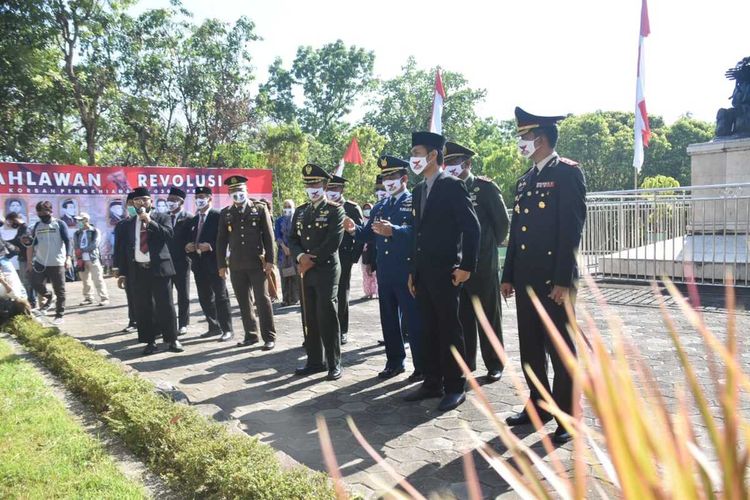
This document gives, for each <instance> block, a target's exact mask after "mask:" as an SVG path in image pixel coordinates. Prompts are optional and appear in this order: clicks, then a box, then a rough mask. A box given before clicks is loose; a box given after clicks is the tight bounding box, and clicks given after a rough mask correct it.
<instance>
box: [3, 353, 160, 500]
mask: <svg viewBox="0 0 750 500" xmlns="http://www.w3.org/2000/svg"><path fill="white" fill-rule="evenodd" d="M0 498H92V499H93V498H97V499H99V498H117V499H129V498H147V495H146V493H145V491H144V490H143V488H142V486H141V485H139V484H136V483H134V482H133V481H130V480H128V479H127V478H125V476H123V474H122V473H121V472H120V471H119V470H118V469H117V467H116V466H115V464H114V462H113V461H112V459H111V458H110V457H109V456H108V455H107V453H106V452H105V451H104V449H103V448H102V445H101V443H99V442H98V441H97V440H96V439H95V438H92V437H91V436H89V435H88V434H86V432H85V431H84V430H83V429H82V428H81V426H80V425H79V424H78V423H77V422H75V421H74V420H73V418H72V417H71V416H70V415H69V414H68V412H67V411H66V409H65V407H64V406H63V404H62V403H61V402H60V401H58V400H57V398H55V396H54V395H53V394H52V391H51V390H50V389H49V387H47V386H46V385H45V384H44V381H43V379H42V377H41V376H40V375H39V374H38V373H37V372H36V371H35V370H34V368H33V366H31V364H29V363H28V362H26V361H24V360H22V359H20V358H19V357H17V356H15V355H14V354H12V352H11V349H10V346H9V345H8V343H7V342H5V341H4V340H0Z"/></svg>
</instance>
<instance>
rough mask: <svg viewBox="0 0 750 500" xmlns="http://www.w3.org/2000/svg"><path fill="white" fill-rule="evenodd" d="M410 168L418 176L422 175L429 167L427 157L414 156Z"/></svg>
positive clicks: (410, 161)
mask: <svg viewBox="0 0 750 500" xmlns="http://www.w3.org/2000/svg"><path fill="white" fill-rule="evenodd" d="M409 166H410V167H411V171H412V172H414V173H415V174H416V175H420V174H421V173H422V171H423V170H424V169H425V168H426V167H427V157H426V156H412V157H411V159H410V160H409Z"/></svg>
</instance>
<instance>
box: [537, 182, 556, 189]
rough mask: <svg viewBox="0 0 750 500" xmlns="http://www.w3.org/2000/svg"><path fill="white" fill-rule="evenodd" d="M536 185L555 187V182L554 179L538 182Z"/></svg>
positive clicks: (539, 186) (538, 186)
mask: <svg viewBox="0 0 750 500" xmlns="http://www.w3.org/2000/svg"><path fill="white" fill-rule="evenodd" d="M536 187H537V188H553V187H555V183H554V181H547V182H537V183H536Z"/></svg>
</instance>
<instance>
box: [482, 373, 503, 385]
mask: <svg viewBox="0 0 750 500" xmlns="http://www.w3.org/2000/svg"><path fill="white" fill-rule="evenodd" d="M502 376H503V371H502V370H489V371H488V372H487V376H486V377H485V379H486V380H487V383H488V384H491V383H492V382H497V381H498V380H500V377H502Z"/></svg>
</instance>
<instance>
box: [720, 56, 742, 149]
mask: <svg viewBox="0 0 750 500" xmlns="http://www.w3.org/2000/svg"><path fill="white" fill-rule="evenodd" d="M726 76H727V78H728V79H729V80H735V82H736V83H735V86H734V92H732V97H731V99H732V107H731V108H722V109H720V110H719V112H718V113H717V114H716V138H717V139H737V138H741V137H750V57H746V58H744V59H743V60H741V61H740V62H738V63H737V65H736V66H735V67H734V68H731V69H729V70H728V71H727V72H726Z"/></svg>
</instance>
